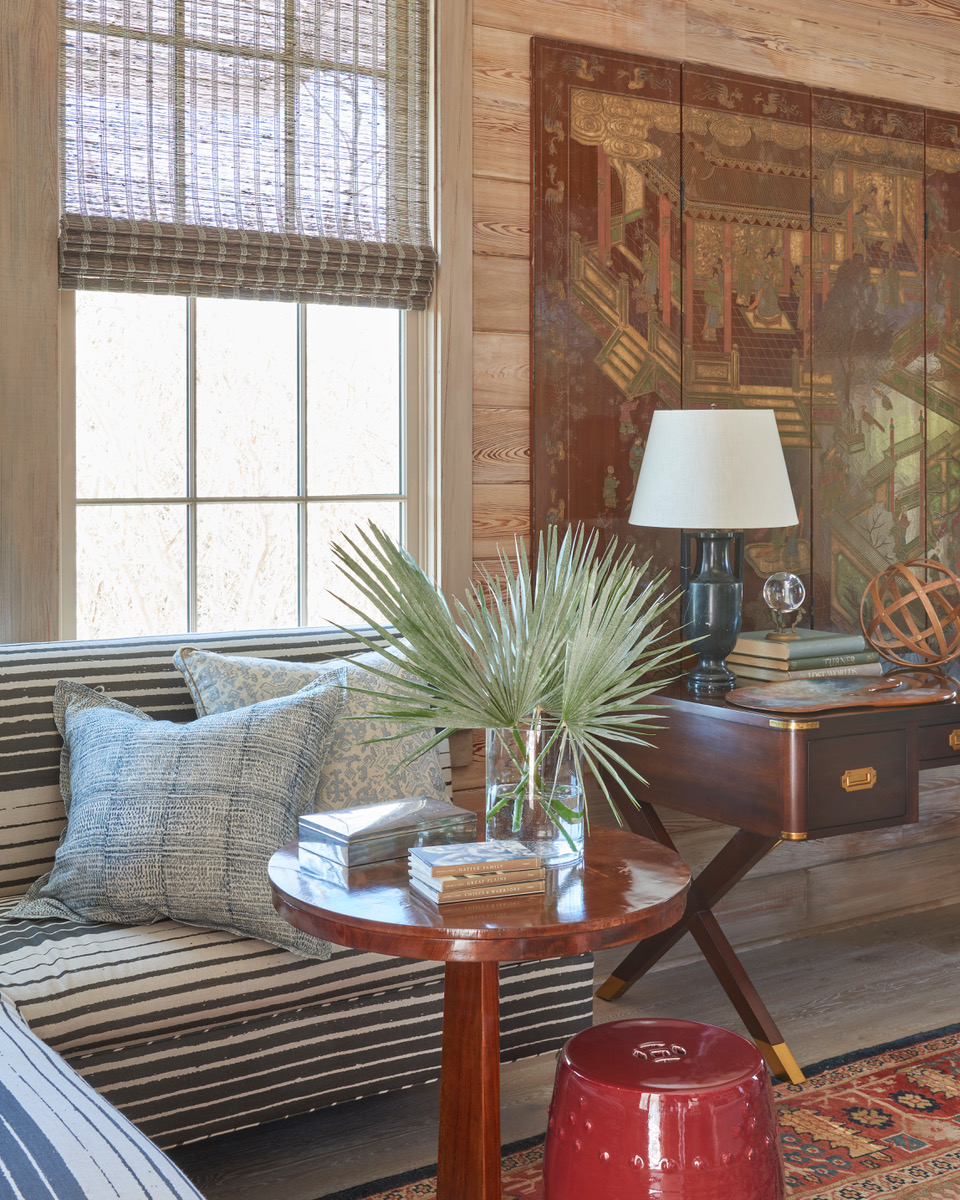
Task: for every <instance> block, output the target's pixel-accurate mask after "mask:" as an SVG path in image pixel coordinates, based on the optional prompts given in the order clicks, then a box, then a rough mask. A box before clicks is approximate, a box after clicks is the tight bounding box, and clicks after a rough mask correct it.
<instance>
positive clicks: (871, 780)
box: [840, 767, 877, 792]
mask: <svg viewBox="0 0 960 1200" xmlns="http://www.w3.org/2000/svg"><path fill="white" fill-rule="evenodd" d="M876 782H877V773H876V771H875V770H874V769H873V767H857V768H856V769H855V770H852V771H844V773H843V774H842V775H841V776H840V786H841V787H842V788H843V790H844V791H845V792H864V791H866V790H867V788H872V787H873V785H874V784H875V783H876Z"/></svg>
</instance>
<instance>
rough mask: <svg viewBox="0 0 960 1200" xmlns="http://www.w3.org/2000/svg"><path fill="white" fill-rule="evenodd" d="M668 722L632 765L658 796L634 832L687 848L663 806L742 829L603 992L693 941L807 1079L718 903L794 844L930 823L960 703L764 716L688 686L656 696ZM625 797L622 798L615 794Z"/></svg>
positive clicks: (790, 1074)
mask: <svg viewBox="0 0 960 1200" xmlns="http://www.w3.org/2000/svg"><path fill="white" fill-rule="evenodd" d="M650 699H651V701H652V702H654V703H659V704H662V705H663V706H664V709H665V713H666V717H667V720H666V723H665V725H664V727H663V728H662V729H660V730H658V732H657V733H656V734H655V737H654V740H655V743H656V749H655V750H654V751H652V752H651V751H649V750H648V751H646V752H637V751H636V750H634V749H631V752H630V754H627V755H625V757H627V758H629V759H630V760H631V761H632V762H633V763H634V765H635V766H636V767H637V769H638V770H639V771H640V773H641V774H642V775H643V777H644V779H646V780H647V782H648V783H649V785H650V786H649V788H639V787H638V789H637V791H636V793H635V796H636V799H637V802H638V806H637V807H634V806H633V805H631V804H630V803H629V802H628V801H626V800H625V799H623V800H621V801H620V802H619V805H618V807H619V809H620V812H621V814H622V816H623V819H624V822H625V823H626V824H627V825H628V826H629V827H630V828H631V829H633V830H634V832H636V833H640V834H643V835H644V836H646V837H650V838H653V839H654V840H656V841H658V842H660V843H661V844H662V845H664V846H668V847H670V848H672V849H673V848H675V847H674V846H673V842H672V840H671V838H670V836H669V834H668V833H667V831H666V829H665V828H664V826H663V823H662V822H661V821H660V819H659V817H658V816H657V812H656V810H655V808H654V807H653V804H652V803H651V802H650V800H648V799H646V797H647V796H649V797H651V798H652V800H653V801H654V802H655V803H656V805H658V806H659V807H663V808H669V809H676V810H678V811H680V812H684V813H690V814H692V815H694V816H698V817H705V818H707V819H708V820H711V821H718V822H721V823H723V824H726V825H733V826H735V827H736V829H737V832H736V833H735V834H734V835H733V836H732V837H731V838H730V840H729V841H728V842H727V843H726V844H725V845H724V846H723V848H722V849H721V850H720V851H719V852H718V853H717V854H716V855H715V856H714V858H713V859H712V860H711V861H710V863H709V864H708V865H707V866H706V867H705V868H704V869H703V870H702V872H701V873H700V874H699V875H698V876H697V877H696V878H695V879H694V881H693V883H692V885H691V888H690V891H689V893H688V897H687V906H686V911H685V913H684V916H683V918H682V920H681V921H680V922H679V923H678V924H677V925H675V926H673V927H672V928H670V929H667V930H665V931H664V932H663V933H661V934H658V935H657V936H655V937H653V938H650V939H648V940H647V941H645V942H643V943H641V944H639V945H637V946H636V947H634V949H633V950H631V951H630V953H629V954H628V955H627V956H626V958H624V960H623V961H622V962H621V963H620V965H619V966H618V967H617V968H616V970H615V971H614V972H613V973H612V974H611V975H610V976H609V978H608V979H607V980H606V981H605V982H604V984H603V985H602V986H601V987H600V988H599V989H598V991H597V995H598V996H599V997H600V998H601V999H603V1000H615V999H617V997H619V996H622V995H623V994H624V992H626V991H627V989H628V988H629V987H630V986H631V984H633V983H634V982H635V981H636V980H637V979H639V978H640V976H641V975H643V974H644V973H645V972H646V971H648V970H649V969H650V967H652V966H653V964H654V963H656V962H657V961H658V960H659V959H660V958H661V957H662V956H663V955H664V954H665V953H666V952H667V951H668V950H669V949H670V948H671V947H672V946H674V945H675V944H676V943H677V942H678V941H679V940H680V938H681V937H682V936H683V934H684V933H686V932H689V933H691V934H692V935H693V936H694V938H695V939H696V941H697V944H698V946H699V947H700V950H701V952H702V953H703V955H704V957H705V958H706V960H707V962H708V963H709V964H710V966H711V968H712V969H713V972H714V974H715V975H716V976H717V979H718V980H719V981H720V983H721V985H722V986H723V988H724V990H725V991H726V993H727V995H728V997H729V998H730V1000H731V1002H732V1003H733V1005H734V1007H735V1008H736V1010H737V1012H738V1013H739V1014H740V1018H741V1020H742V1021H743V1023H744V1024H745V1025H746V1027H747V1029H748V1030H749V1032H750V1035H751V1037H753V1039H754V1040H755V1041H756V1043H757V1046H758V1047H759V1048H760V1050H761V1052H762V1053H763V1055H764V1057H765V1058H766V1060H767V1063H768V1064H769V1066H770V1069H771V1071H773V1073H774V1074H775V1075H777V1076H779V1077H780V1078H783V1079H789V1080H791V1081H792V1082H794V1083H799V1082H802V1080H803V1074H802V1073H801V1071H800V1069H799V1067H798V1066H797V1063H796V1061H795V1059H794V1058H793V1056H792V1055H791V1053H790V1051H789V1050H788V1048H787V1046H786V1044H785V1042H784V1039H783V1037H782V1036H781V1034H780V1031H779V1029H778V1028H777V1025H776V1023H775V1022H774V1020H773V1018H772V1017H771V1015H770V1013H769V1012H768V1011H767V1009H766V1007H765V1005H764V1003H763V1001H762V1000H761V998H760V996H759V994H758V993H757V991H756V988H755V987H754V986H753V984H752V982H751V981H750V977H749V976H748V975H747V972H746V970H745V969H744V967H743V965H742V963H741V962H740V960H739V959H738V957H737V955H736V953H735V952H734V950H733V947H732V946H731V945H730V943H729V942H728V941H727V939H726V937H725V936H724V933H723V931H722V930H721V928H720V926H719V924H718V922H717V919H716V917H715V916H714V914H713V908H714V906H715V905H716V904H717V903H718V902H719V901H720V900H721V899H722V898H723V897H724V896H725V895H726V894H727V892H728V891H729V890H730V889H731V888H732V887H733V886H734V884H736V883H738V882H739V881H740V880H741V879H742V878H743V877H744V876H745V875H746V874H747V872H748V871H750V869H751V868H752V867H753V866H755V865H756V863H758V862H759V861H760V860H761V859H762V858H763V857H764V856H765V855H766V854H768V853H769V852H770V851H771V850H772V849H773V848H774V847H775V846H777V845H778V844H779V843H780V842H782V841H804V840H806V839H808V838H826V837H834V836H836V835H837V834H841V833H854V832H857V831H862V830H868V829H884V828H887V827H888V826H892V825H904V824H907V823H909V822H912V821H916V820H917V819H918V798H919V773H920V772H921V771H922V770H925V769H928V768H932V767H945V766H953V765H956V764H957V763H960V704H958V703H956V701H953V700H950V701H938V702H935V703H930V704H915V705H909V706H899V705H898V706H892V707H882V708H866V707H865V708H848V709H839V710H836V711H819V712H812V713H803V714H798V713H772V712H755V711H751V710H748V709H744V708H737V707H734V706H733V705H732V704H729V703H727V701H726V700H725V699H723V698H722V697H720V698H707V697H697V696H693V695H691V693H689V692H687V691H686V690H685V689H684V687H683V684H682V683H677V684H672V685H670V686H669V687H665V688H663V689H662V690H661V691H659V692H658V693H656V695H654V696H651V697H650ZM611 795H613V796H614V798H615V799H616V789H614V788H611Z"/></svg>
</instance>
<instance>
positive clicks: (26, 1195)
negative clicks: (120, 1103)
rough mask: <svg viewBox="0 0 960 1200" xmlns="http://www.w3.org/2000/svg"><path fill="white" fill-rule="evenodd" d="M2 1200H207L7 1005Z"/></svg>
mask: <svg viewBox="0 0 960 1200" xmlns="http://www.w3.org/2000/svg"><path fill="white" fill-rule="evenodd" d="M0 1194H2V1195H3V1196H9V1197H11V1198H12V1197H18V1198H23V1200H40V1198H41V1197H42V1198H44V1200H105V1198H106V1197H111V1196H112V1197H131V1198H132V1197H134V1196H136V1197H138V1200H177V1198H178V1197H179V1200H203V1197H202V1196H201V1195H200V1193H199V1192H198V1191H197V1190H196V1188H195V1187H194V1186H193V1185H192V1184H191V1183H190V1182H189V1180H187V1178H186V1177H185V1176H184V1175H183V1174H181V1172H180V1171H179V1170H178V1169H177V1167H175V1166H174V1165H173V1163H172V1162H170V1160H169V1159H168V1158H167V1157H166V1155H164V1154H163V1153H162V1152H161V1151H160V1150H158V1149H157V1148H156V1146H154V1145H152V1144H151V1143H150V1141H149V1140H148V1139H147V1138H146V1137H144V1136H143V1134H142V1133H140V1132H139V1131H138V1130H137V1129H136V1128H134V1126H133V1125H131V1124H130V1122H129V1121H128V1120H127V1119H126V1118H125V1117H123V1116H121V1114H120V1113H119V1112H117V1111H116V1109H115V1108H113V1107H112V1106H111V1105H110V1104H108V1103H107V1102H106V1101H104V1100H102V1099H101V1098H100V1096H98V1095H97V1093H96V1092H95V1091H94V1090H93V1088H91V1087H90V1085H89V1084H88V1083H86V1082H85V1081H84V1080H83V1079H81V1077H80V1076H79V1075H77V1073H76V1072H75V1071H73V1070H72V1069H71V1068H70V1067H69V1066H67V1064H66V1063H65V1062H64V1061H63V1059H61V1058H60V1057H59V1055H57V1054H55V1053H54V1052H53V1051H52V1050H50V1049H49V1048H48V1047H47V1046H45V1045H44V1044H43V1042H41V1041H40V1040H39V1038H37V1037H36V1036H35V1035H34V1034H33V1033H32V1032H31V1031H30V1029H29V1028H28V1027H27V1025H26V1023H25V1022H24V1021H23V1019H22V1018H21V1017H20V1016H19V1015H18V1014H17V1012H16V1010H15V1008H14V1007H13V1005H12V1004H11V1003H10V1001H9V1000H7V999H6V998H0Z"/></svg>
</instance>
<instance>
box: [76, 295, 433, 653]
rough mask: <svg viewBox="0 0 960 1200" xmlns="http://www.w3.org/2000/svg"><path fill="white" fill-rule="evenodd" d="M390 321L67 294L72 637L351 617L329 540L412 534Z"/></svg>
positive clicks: (363, 314) (347, 312)
mask: <svg viewBox="0 0 960 1200" xmlns="http://www.w3.org/2000/svg"><path fill="white" fill-rule="evenodd" d="M403 323H404V317H403V315H402V314H401V313H399V312H398V311H396V310H393V309H365V308H354V307H329V306H319V305H297V304H292V303H282V302H262V301H244V300H219V299H210V298H206V297H200V298H197V299H182V298H180V297H168V296H139V295H125V294H115V293H109V292H107V293H91V292H78V293H77V298H76V346H77V350H76V500H77V506H76V598H77V599H76V631H75V632H76V636H78V637H81V638H94V637H118V636H128V635H129V636H135V635H138V634H142V633H144V632H148V631H149V632H154V633H167V632H170V633H176V632H180V631H184V632H186V631H189V630H201V631H204V630H214V629H246V628H272V627H284V626H292V625H298V624H301V625H322V624H327V623H329V622H330V621H331V620H335V621H338V622H343V623H347V624H349V623H350V622H351V621H355V620H356V617H355V616H354V615H353V614H351V612H350V611H349V610H348V609H347V608H346V606H345V605H342V604H340V603H338V602H337V601H335V600H334V598H333V596H332V595H331V591H332V592H334V593H338V594H340V595H345V594H346V593H345V588H344V586H343V584H342V582H341V576H340V573H339V572H338V571H337V570H336V568H335V567H334V566H333V564H332V562H331V559H330V556H329V553H328V549H329V545H330V542H331V540H333V539H335V538H336V537H337V536H339V534H340V533H341V532H342V531H347V532H349V531H350V530H352V529H353V528H354V526H356V525H357V524H358V523H362V522H364V521H366V520H368V519H370V520H374V521H376V523H377V524H378V525H380V526H381V527H382V528H384V529H386V530H388V531H389V532H390V533H391V534H393V535H394V536H395V537H397V538H398V539H400V540H402V541H405V542H408V543H415V541H416V538H415V536H412V537H409V536H407V535H408V531H409V533H410V534H411V535H415V531H416V529H417V526H418V518H417V516H416V515H414V517H413V519H412V520H410V519H408V510H409V508H410V507H411V505H413V507H414V508H416V505H417V497H418V493H417V490H416V488H414V489H413V491H412V492H411V491H408V490H407V486H406V484H407V479H408V477H409V471H408V469H407V458H408V455H407V445H408V443H409V441H410V439H411V438H412V437H413V436H415V433H416V429H415V426H416V421H415V419H414V420H413V421H408V420H406V417H405V406H404V398H405V390H406V389H405V388H404V385H403V382H404V381H403V373H402V371H401V363H402V360H403V355H402V346H401V336H402V331H403ZM413 415H414V417H415V412H414V414H413ZM349 598H351V599H359V597H352V596H351V597H349Z"/></svg>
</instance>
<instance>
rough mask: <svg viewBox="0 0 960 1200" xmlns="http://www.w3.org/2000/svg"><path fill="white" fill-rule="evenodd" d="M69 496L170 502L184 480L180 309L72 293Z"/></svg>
mask: <svg viewBox="0 0 960 1200" xmlns="http://www.w3.org/2000/svg"><path fill="white" fill-rule="evenodd" d="M76 312H77V376H76V379H77V496H78V498H80V499H91V500H94V499H96V500H109V499H113V498H117V499H126V498H129V497H135V496H154V497H159V496H178V495H182V494H183V492H184V483H185V480H186V408H185V400H186V386H187V385H186V344H187V343H186V312H187V309H186V301H185V300H183V299H180V298H179V297H176V296H136V295H127V294H126V293H123V292H83V291H80V292H77V293H76Z"/></svg>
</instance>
